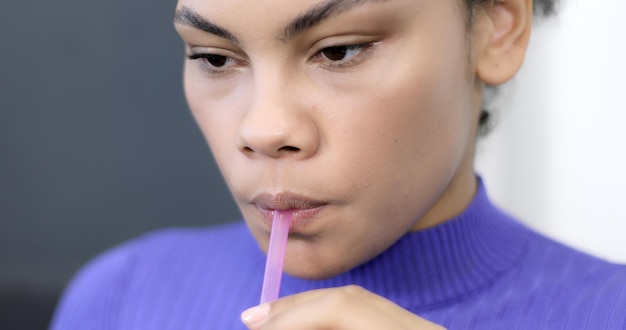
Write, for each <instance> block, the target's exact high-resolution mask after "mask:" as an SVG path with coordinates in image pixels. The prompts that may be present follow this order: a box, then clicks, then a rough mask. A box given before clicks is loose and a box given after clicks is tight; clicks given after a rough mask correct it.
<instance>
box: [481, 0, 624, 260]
mask: <svg viewBox="0 0 626 330" xmlns="http://www.w3.org/2000/svg"><path fill="white" fill-rule="evenodd" d="M561 1H562V4H561V7H560V9H559V12H558V14H557V16H556V17H553V18H551V19H549V20H548V21H543V22H539V23H538V24H535V25H536V28H535V30H534V32H533V36H532V39H531V45H530V49H529V53H528V55H527V59H526V63H525V65H524V67H523V68H522V70H521V72H520V73H519V75H518V76H517V78H516V79H515V81H513V82H512V83H510V84H508V85H507V86H504V88H503V89H502V91H501V95H499V96H498V97H497V98H496V99H495V101H494V102H493V105H492V107H494V108H496V110H497V114H496V115H497V116H498V118H497V121H498V122H497V126H496V129H495V130H494V131H493V132H492V133H491V134H490V135H489V136H488V137H487V138H486V139H485V140H484V141H482V142H481V143H480V145H479V153H478V157H477V167H478V171H479V173H481V174H482V175H483V177H484V179H485V181H486V184H487V186H488V188H489V191H490V195H491V197H492V199H494V200H495V201H496V202H497V203H498V204H500V205H502V206H503V207H504V208H505V209H507V210H509V211H510V212H511V213H513V214H515V215H516V216H518V217H519V218H521V219H522V220H523V221H524V222H526V223H527V224H528V225H530V226H531V227H533V228H535V229H537V230H539V231H541V232H543V233H545V234H547V235H548V236H551V237H553V238H556V239H557V240H559V241H562V242H565V243H567V244H569V245H572V246H575V247H577V248H579V249H582V250H584V251H587V252H588V253H591V254H594V255H597V256H601V257H603V258H606V259H609V260H613V261H618V262H626V173H624V171H625V170H626V18H625V17H624V14H623V13H624V12H626V1H623V0H561Z"/></svg>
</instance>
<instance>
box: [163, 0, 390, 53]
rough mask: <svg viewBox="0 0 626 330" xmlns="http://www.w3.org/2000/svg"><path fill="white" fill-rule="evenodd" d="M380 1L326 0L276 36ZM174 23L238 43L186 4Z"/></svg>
mask: <svg viewBox="0 0 626 330" xmlns="http://www.w3.org/2000/svg"><path fill="white" fill-rule="evenodd" d="M381 1H387V0H328V1H325V2H322V3H319V4H317V5H315V6H313V7H312V8H311V9H309V10H307V11H306V12H304V13H302V14H300V15H298V16H297V17H296V18H295V19H293V20H292V21H291V22H290V23H289V24H287V25H286V26H285V28H284V29H283V31H282V33H281V34H280V35H279V36H278V39H279V40H282V41H289V40H290V39H293V38H295V37H296V36H298V35H300V34H302V33H304V32H305V31H306V30H308V29H311V28H312V27H314V26H315V25H317V24H319V23H321V22H322V21H324V20H326V19H328V18H329V17H332V16H336V15H339V14H341V13H343V12H345V11H347V10H349V9H352V8H353V7H356V6H358V5H363V4H366V3H372V2H381ZM174 23H179V24H184V25H188V26H191V27H194V28H197V29H200V30H202V31H204V32H207V33H211V34H214V35H216V36H218V37H222V38H224V39H227V40H230V41H232V42H235V43H238V40H237V38H236V37H235V35H234V34H233V33H231V32H229V31H228V30H226V29H225V28H222V27H220V26H218V25H216V24H214V23H211V22H209V21H208V20H207V19H206V18H204V17H202V16H201V15H200V14H198V13H197V12H196V11H194V10H193V9H191V8H189V7H186V6H182V7H181V8H180V9H177V10H176V11H175V12H174Z"/></svg>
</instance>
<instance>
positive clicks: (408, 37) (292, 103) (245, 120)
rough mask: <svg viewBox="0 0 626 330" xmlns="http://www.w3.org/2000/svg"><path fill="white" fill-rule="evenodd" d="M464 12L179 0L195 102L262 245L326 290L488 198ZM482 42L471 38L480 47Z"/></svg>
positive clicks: (178, 21) (452, 7)
mask: <svg viewBox="0 0 626 330" xmlns="http://www.w3.org/2000/svg"><path fill="white" fill-rule="evenodd" d="M462 6H463V4H462V3H461V2H460V1H457V0H447V1H442V0H417V1H416V0H387V1H383V0H330V1H329V0H297V1H295V0H255V1H247V0H179V3H178V7H177V14H176V17H175V25H176V29H177V30H178V32H179V33H180V35H181V36H182V38H183V39H184V41H185V43H186V45H187V47H186V52H187V55H190V57H191V58H190V59H188V60H187V61H186V63H185V74H184V75H185V78H184V81H185V92H186V96H187V99H188V102H189V105H190V107H191V110H192V112H193V115H194V117H195V119H196V120H197V122H198V124H199V126H200V128H201V129H202V132H203V133H204V135H205V137H206V139H207V141H208V143H209V145H210V147H211V150H212V152H213V154H214V156H215V159H216V160H217V163H218V165H219V167H220V169H221V171H222V174H223V175H224V178H225V180H226V182H227V184H228V186H229V187H230V189H231V191H232V194H233V196H234V198H235V200H236V202H237V204H238V206H239V208H240V209H241V212H242V213H243V216H244V218H245V220H246V222H247V224H248V226H249V228H250V230H251V232H252V234H253V235H254V237H255V238H256V239H257V241H258V242H259V245H260V246H261V248H262V249H264V250H266V249H267V246H268V241H269V235H270V228H271V219H272V215H273V210H275V209H292V210H294V222H293V226H292V228H291V234H290V239H289V243H288V247H287V255H286V262H285V270H286V271H287V272H288V273H290V274H292V275H295V276H300V277H305V278H324V277H328V276H332V275H335V274H338V273H340V272H343V271H346V270H348V269H350V268H353V267H355V266H357V265H359V264H361V263H363V262H365V261H367V260H368V259H371V258H372V257H374V256H375V255H377V254H379V253H380V252H382V251H383V250H385V249H386V248H387V247H389V246H390V245H391V244H393V243H394V242H395V241H396V240H398V239H399V238H400V237H401V236H402V235H403V234H405V233H407V232H408V231H411V230H415V229H421V228H425V227H429V226H432V225H434V224H436V223H438V222H442V221H445V220H446V219H448V218H450V217H451V216H453V215H455V214H456V213H458V212H460V211H461V210H462V209H463V208H464V207H465V206H466V205H467V203H468V202H469V201H470V199H471V197H472V194H473V192H474V189H475V187H474V185H475V183H474V177H473V172H472V157H473V144H474V136H475V129H476V123H477V115H478V109H479V107H480V101H481V100H480V94H481V90H480V89H481V88H480V87H479V84H477V83H476V78H475V72H474V71H475V70H474V68H473V67H472V65H473V64H472V60H471V58H472V57H473V55H472V54H471V53H472V47H471V42H470V41H468V40H471V34H468V31H467V30H466V20H465V19H464V15H465V14H464V12H463V7H462ZM468 38H469V39H468Z"/></svg>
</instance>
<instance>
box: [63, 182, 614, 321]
mask: <svg viewBox="0 0 626 330" xmlns="http://www.w3.org/2000/svg"><path fill="white" fill-rule="evenodd" d="M264 266H265V255H264V254H263V253H262V252H261V251H260V249H259V248H258V246H257V244H256V242H255V241H254V239H253V238H252V236H251V235H250V233H249V232H248V230H247V228H246V226H245V225H244V224H243V223H241V222H240V223H234V224H230V225H225V226H221V227H215V228H210V229H169V230H162V231H158V232H155V233H152V234H149V235H146V236H144V237H141V238H138V239H135V240H133V241H130V242H128V243H126V244H124V245H122V246H119V247H117V248H115V249H113V250H111V251H109V252H107V253H105V254H103V255H101V256H100V257H98V258H97V259H95V260H94V261H92V262H91V263H90V264H88V265H87V266H86V267H85V268H84V269H83V270H82V271H81V272H80V273H79V274H78V276H77V277H76V278H75V279H74V281H73V282H72V283H71V285H70V286H69V288H68V289H67V291H66V293H65V295H64V296H63V299H62V300H61V302H60V304H59V306H58V310H57V313H56V315H55V317H54V319H53V323H52V329H63V330H67V329H81V330H82V329H177V330H180V329H220V330H221V329H225V330H233V329H245V327H244V326H243V324H242V323H241V321H240V318H239V317H240V313H241V312H242V311H243V310H245V309H246V308H248V307H251V306H254V305H256V304H257V303H258V301H259V296H260V292H261V282H262V277H263V270H264ZM347 284H357V285H360V286H363V287H365V288H366V289H368V290H370V291H373V292H375V293H377V294H379V295H382V296H384V297H387V298H388V299H390V300H392V301H394V302H395V303H397V304H399V305H400V306H402V307H404V308H406V309H408V310H410V311H412V312H414V313H416V314H418V315H420V316H422V317H424V318H426V319H429V320H431V321H433V322H435V323H438V324H441V325H443V326H445V327H447V328H449V329H594V330H595V329H626V266H624V265H616V264H611V263H608V262H606V261H603V260H600V259H597V258H594V257H591V256H589V255H586V254H583V253H581V252H578V251H575V250H573V249H571V248H569V247H566V246H563V245H561V244H559V243H556V242H554V241H552V240H550V239H547V238H545V237H543V236H541V235H539V234H537V233H535V232H533V231H531V230H529V229H527V228H526V227H524V226H523V225H521V224H519V223H518V222H516V221H515V220H514V219H512V218H511V217H510V216H508V215H507V214H505V213H503V212H501V211H500V210H498V209H497V208H496V207H494V206H493V205H492V204H491V203H490V201H489V200H488V198H487V195H486V193H485V190H484V187H483V185H482V183H481V184H480V185H479V188H478V191H477V194H476V196H475V197H474V199H473V201H472V202H471V204H470V205H469V206H468V207H467V209H466V210H465V211H464V212H463V213H462V214H460V215H458V216H457V217H455V218H454V219H451V220H450V221H448V222H445V223H443V224H441V225H439V226H436V227H433V228H430V229H427V230H423V231H418V232H412V233H409V234H407V235H405V236H404V237H402V238H401V239H400V240H399V241H398V242H397V243H395V244H394V245H393V246H392V247H390V248H389V249H388V250H386V251H384V252H383V253H382V254H380V255H379V256H378V257H376V258H374V259H372V260H371V261H369V262H367V263H365V264H363V265H361V266H359V267H357V268H354V269H352V270H350V271H348V272H346V273H344V274H341V275H339V276H336V277H333V278H330V279H327V280H321V281H310V280H302V279H298V278H294V277H290V276H285V277H284V278H283V283H282V287H281V295H289V294H293V293H297V292H301V291H306V290H311V289H316V288H324V287H334V286H341V285H347Z"/></svg>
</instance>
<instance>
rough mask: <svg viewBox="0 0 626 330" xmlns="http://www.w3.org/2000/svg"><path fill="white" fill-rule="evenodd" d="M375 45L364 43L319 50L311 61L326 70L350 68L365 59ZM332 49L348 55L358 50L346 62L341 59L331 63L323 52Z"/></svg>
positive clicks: (375, 43)
mask: <svg viewBox="0 0 626 330" xmlns="http://www.w3.org/2000/svg"><path fill="white" fill-rule="evenodd" d="M377 44H378V43H377V42H364V43H360V44H352V45H350V44H348V45H336V46H329V47H324V48H322V49H320V50H319V51H318V52H317V53H315V55H313V57H312V59H313V60H314V62H316V64H317V65H320V66H322V67H325V68H327V69H341V68H347V67H351V66H354V65H357V64H359V63H361V62H362V61H363V60H364V59H366V57H367V56H368V55H370V53H371V51H372V49H373V48H374V46H376V45H377ZM333 49H335V50H338V49H342V50H345V53H349V52H350V51H352V50H355V49H358V52H357V53H356V54H354V55H353V56H352V57H350V58H349V59H347V60H344V59H341V60H336V61H333V60H332V59H330V58H329V57H328V56H327V55H326V54H324V51H329V50H333Z"/></svg>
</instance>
